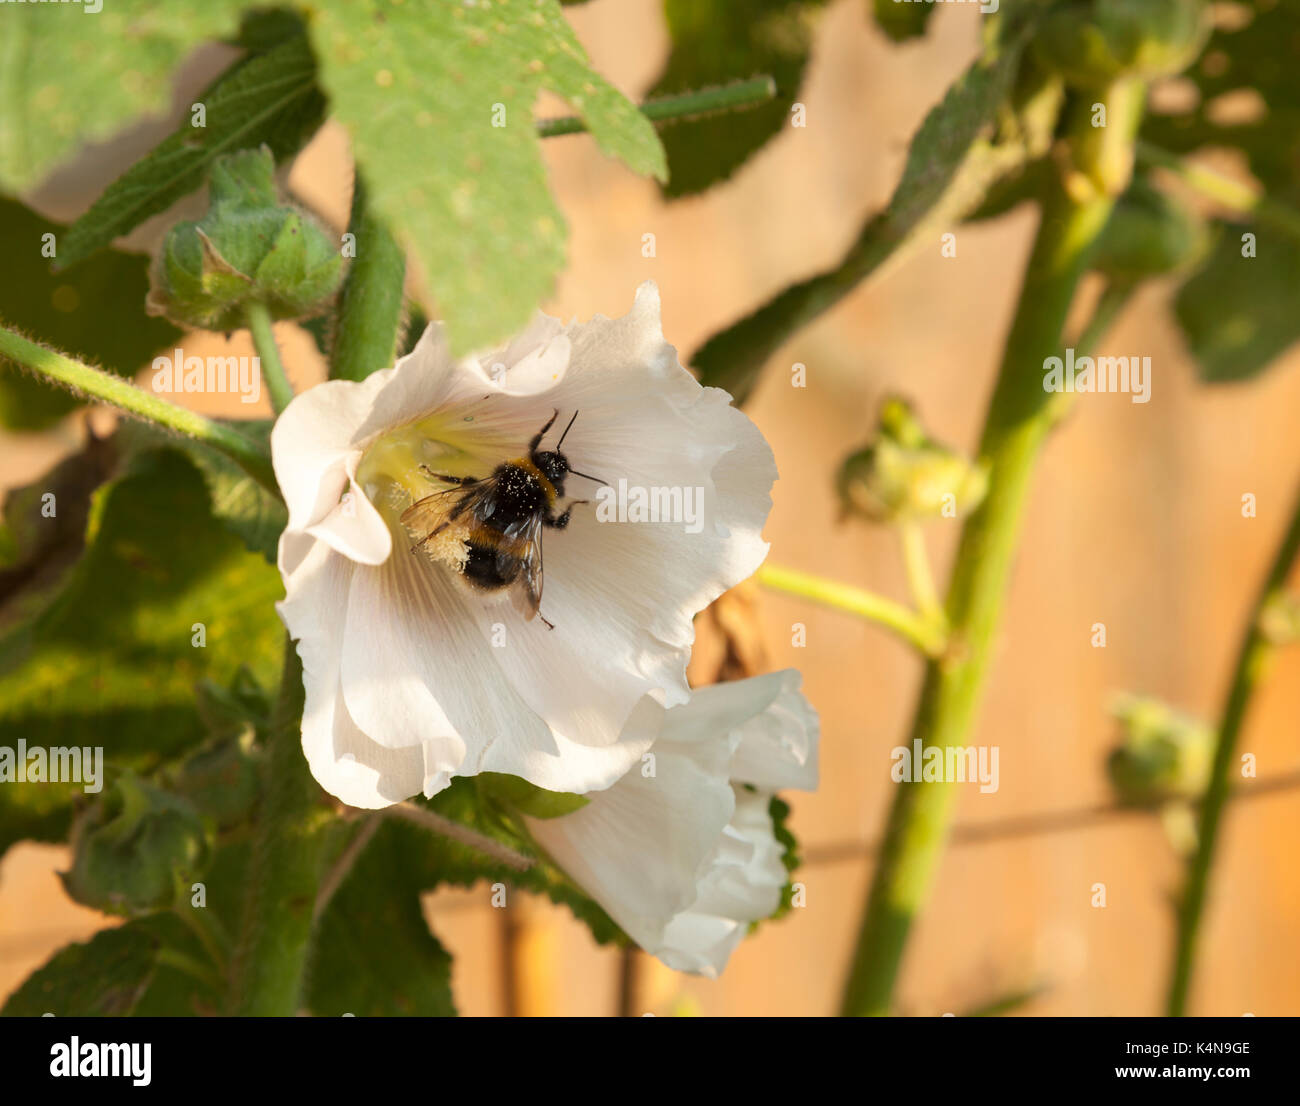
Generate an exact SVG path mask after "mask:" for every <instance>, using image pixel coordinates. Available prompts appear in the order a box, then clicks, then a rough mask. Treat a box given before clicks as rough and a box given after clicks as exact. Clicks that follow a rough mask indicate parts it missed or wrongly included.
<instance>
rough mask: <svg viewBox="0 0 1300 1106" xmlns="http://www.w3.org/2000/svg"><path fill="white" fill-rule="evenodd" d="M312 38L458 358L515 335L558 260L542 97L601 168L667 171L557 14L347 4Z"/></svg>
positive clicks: (379, 206) (546, 9)
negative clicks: (596, 154)
mask: <svg viewBox="0 0 1300 1106" xmlns="http://www.w3.org/2000/svg"><path fill="white" fill-rule="evenodd" d="M310 31H311V35H312V42H313V44H314V45H315V48H316V55H317V59H318V61H319V65H320V81H321V84H322V85H323V86H324V88H325V90H326V91H327V93H328V94H329V97H330V103H331V110H332V112H333V114H334V115H335V116H336V117H337V118H338V119H339V120H340V121H341V122H342V123H343V124H344V125H345V126H346V127H347V128H348V130H349V132H350V133H351V136H352V142H353V149H354V151H355V154H356V158H357V162H358V163H359V165H360V167H361V171H362V175H363V176H364V178H365V183H366V186H367V188H368V190H369V195H370V198H371V201H372V203H373V206H374V208H375V211H376V212H377V213H378V214H379V216H380V217H381V218H383V219H384V221H385V222H386V223H387V224H388V225H389V226H390V228H391V229H392V230H393V233H394V234H395V235H396V236H397V237H398V238H399V239H404V240H405V241H406V242H407V243H408V244H409V246H410V247H411V249H412V250H413V252H414V255H415V257H416V258H418V260H419V262H420V265H421V267H422V269H423V275H424V278H425V280H427V282H428V284H429V287H430V288H431V290H432V294H433V298H434V299H435V300H436V301H437V304H438V307H439V308H440V309H441V313H442V315H443V317H445V318H446V319H447V320H448V322H449V326H450V331H451V336H452V343H453V346H454V348H455V349H456V351H457V352H462V351H464V350H467V349H470V348H475V347H482V346H486V345H489V344H490V343H492V342H494V341H496V340H498V339H502V338H504V337H506V336H508V335H509V334H511V333H512V332H513V331H515V330H516V329H518V328H520V327H521V326H523V325H524V324H525V323H526V322H527V321H528V319H529V317H530V315H531V314H532V312H533V310H534V308H535V307H536V306H537V304H538V303H539V302H540V301H541V300H542V299H543V298H545V297H546V295H547V294H548V293H549V292H550V290H551V287H552V285H553V282H554V278H555V274H556V273H557V272H558V271H559V269H560V267H561V266H562V264H563V262H564V222H563V218H562V217H561V215H560V211H559V209H558V208H557V206H556V204H555V201H554V200H553V199H552V198H551V196H550V194H549V192H548V191H547V188H546V180H545V172H544V168H543V164H542V158H541V149H540V145H539V143H540V140H539V138H538V136H537V134H536V132H535V129H534V119H533V112H532V109H533V104H534V102H535V101H536V99H537V96H538V94H539V93H540V92H541V91H542V90H543V89H549V90H551V91H553V92H556V93H558V94H559V95H560V96H562V97H564V98H565V99H566V100H567V101H568V102H569V103H570V104H572V106H573V107H574V108H575V109H576V110H577V111H578V112H579V113H580V114H581V115H582V116H583V117H584V118H585V119H586V122H587V125H588V127H589V128H590V130H591V132H592V134H593V135H594V136H595V138H596V141H597V143H598V144H599V146H600V148H601V149H602V150H603V151H604V152H605V153H606V154H609V155H611V156H614V157H617V158H619V159H621V160H622V161H624V162H626V163H627V164H628V165H629V166H630V167H631V168H632V169H634V170H635V171H637V172H639V173H653V174H655V175H658V176H661V177H662V176H663V174H664V172H665V165H664V158H663V149H662V147H661V146H660V145H659V139H658V137H657V136H656V134H655V132H654V128H653V127H652V126H651V125H650V123H649V121H648V120H647V119H646V118H645V117H644V116H643V115H642V114H641V113H640V112H639V111H638V110H637V109H636V107H635V106H634V105H633V104H632V103H631V102H630V101H629V100H627V99H626V98H625V97H624V96H622V95H621V94H620V93H619V92H617V91H616V90H615V89H614V88H613V87H612V86H610V85H609V84H608V83H607V82H606V81H605V80H604V79H603V78H601V77H600V76H599V75H597V74H596V73H595V72H594V71H593V70H592V69H591V68H590V67H589V65H588V64H587V60H586V56H585V54H584V53H583V51H582V48H581V46H580V45H579V44H578V41H577V39H576V38H575V37H574V34H573V32H572V30H571V29H570V27H569V25H568V23H567V22H566V21H565V19H564V16H563V14H562V13H561V10H560V6H559V4H558V3H556V0H497V2H496V3H493V4H491V5H488V4H475V5H467V4H452V3H440V4H432V5H428V4H426V5H420V4H415V3H407V4H402V5H394V4H391V3H389V2H387V0H353V2H350V3H347V4H331V5H324V6H321V7H319V8H318V9H317V10H316V11H315V12H314V13H313V18H312V21H311V24H310ZM494 113H495V117H496V121H497V122H499V123H502V124H504V125H499V126H494V125H493V123H494Z"/></svg>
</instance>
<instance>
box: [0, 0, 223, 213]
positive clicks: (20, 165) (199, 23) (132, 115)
mask: <svg viewBox="0 0 1300 1106" xmlns="http://www.w3.org/2000/svg"><path fill="white" fill-rule="evenodd" d="M244 6H245V5H244V3H243V0H207V2H205V3H202V4H168V3H160V2H159V0H109V2H107V3H105V4H103V5H102V10H100V11H99V12H96V13H94V14H91V13H90V12H89V11H88V10H86V9H84V8H83V7H82V6H81V5H76V6H72V5H68V4H22V5H20V4H0V188H3V189H5V190H7V191H10V192H21V191H23V190H25V189H27V188H30V187H31V186H32V185H35V184H37V183H38V182H39V181H40V180H42V179H43V178H44V177H45V175H46V174H47V173H48V172H49V171H50V170H51V169H53V168H54V167H55V166H57V165H59V164H60V163H61V162H64V161H66V160H68V159H69V158H70V157H71V156H72V154H74V153H75V152H76V151H77V149H78V148H79V147H81V146H83V145H85V144H86V143H88V142H96V141H102V140H104V139H107V138H109V137H111V136H112V135H113V134H115V133H116V132H117V131H119V130H121V129H122V128H123V127H125V126H126V125H127V124H128V123H131V122H132V121H133V120H135V119H136V118H137V117H138V116H141V115H145V114H151V115H160V114H162V113H163V112H165V111H167V110H168V108H170V106H171V91H172V76H173V74H174V72H175V70H176V68H177V66H178V65H179V64H180V62H181V61H182V60H183V59H184V57H185V55H186V54H187V53H189V51H190V50H192V49H194V48H195V47H196V46H198V45H199V44H200V43H202V42H204V41H205V40H207V39H210V38H217V37H221V36H224V35H230V34H233V33H234V32H235V31H236V30H237V29H238V26H239V11H240V9H241V8H243V7H244Z"/></svg>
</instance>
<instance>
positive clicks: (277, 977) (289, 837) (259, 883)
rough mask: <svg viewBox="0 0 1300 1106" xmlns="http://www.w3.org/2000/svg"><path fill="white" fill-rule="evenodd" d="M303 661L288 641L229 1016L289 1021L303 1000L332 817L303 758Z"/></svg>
mask: <svg viewBox="0 0 1300 1106" xmlns="http://www.w3.org/2000/svg"><path fill="white" fill-rule="evenodd" d="M302 708H303V683H302V662H301V661H300V660H299V658H298V653H297V650H295V649H294V647H293V643H292V642H290V641H286V646H285V655H284V674H283V676H282V678H281V683H280V697H279V700H278V701H277V703H276V706H275V713H274V716H273V718H272V721H271V729H270V733H269V735H268V739H267V746H268V747H267V752H266V757H267V762H266V790H265V792H264V797H263V800H262V806H261V809H260V811H259V814H258V820H257V829H256V836H255V838H254V841H253V857H252V861H251V863H250V865H249V871H248V886H247V890H246V892H245V896H246V897H245V900H244V915H243V925H242V930H241V932H240V936H239V942H238V946H237V947H236V950H235V957H234V962H233V965H232V971H231V984H230V996H229V1002H230V1012H231V1013H232V1014H239V1015H244V1016H264V1017H265V1016H279V1017H289V1016H292V1015H294V1014H296V1013H297V1012H298V1010H299V1008H300V1006H301V1005H302V1001H303V984H304V979H305V975H306V969H307V958H308V953H309V951H310V946H311V931H312V921H313V914H314V908H315V904H316V898H317V894H318V891H319V888H320V883H321V878H322V876H323V875H324V867H325V865H326V862H327V861H328V859H329V857H328V850H329V844H330V838H329V834H328V832H327V830H328V829H329V826H330V824H331V823H332V822H333V821H334V818H333V815H332V814H331V813H330V811H329V810H328V809H327V808H326V807H325V805H324V804H322V803H321V802H320V797H321V792H320V788H318V787H317V786H316V782H315V781H314V780H313V779H312V777H311V773H310V772H309V771H308V770H307V761H306V759H305V758H304V757H303V755H302V746H301V738H300V728H301V724H302Z"/></svg>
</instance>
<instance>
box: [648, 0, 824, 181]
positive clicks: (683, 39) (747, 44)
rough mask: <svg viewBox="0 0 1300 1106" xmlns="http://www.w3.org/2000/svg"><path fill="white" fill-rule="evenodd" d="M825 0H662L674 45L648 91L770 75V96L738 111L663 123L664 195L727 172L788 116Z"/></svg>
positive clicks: (680, 89)
mask: <svg viewBox="0 0 1300 1106" xmlns="http://www.w3.org/2000/svg"><path fill="white" fill-rule="evenodd" d="M822 6H823V0H664V16H665V18H666V19H667V22H668V33H669V34H670V35H671V36H672V41H673V48H672V52H671V53H670V54H669V55H668V61H667V64H666V66H665V67H664V71H663V73H662V74H661V75H660V77H659V79H658V81H657V82H656V83H655V86H654V88H653V89H651V91H650V96H651V97H652V98H653V97H656V96H666V95H670V94H673V93H678V92H685V91H687V90H693V89H699V88H704V87H707V86H710V85H718V84H725V83H727V82H729V81H734V80H738V79H743V78H746V77H753V76H755V75H756V74H759V73H768V74H771V76H772V78H773V79H774V80H775V81H776V97H775V98H774V99H773V100H771V101H769V102H768V103H765V104H763V105H761V106H759V107H756V108H751V109H749V110H747V111H744V112H730V113H726V114H723V115H715V116H712V117H710V118H705V119H689V120H683V121H681V122H676V123H670V124H668V125H666V126H665V127H664V128H663V130H662V132H661V138H662V139H663V143H664V149H665V151H666V152H667V154H668V166H669V178H668V183H667V185H665V187H664V191H665V193H667V194H668V195H669V196H687V195H691V194H693V193H696V192H702V191H703V190H704V189H706V188H708V187H709V186H710V185H713V184H716V183H717V182H718V181H721V180H725V179H726V178H727V177H729V176H731V174H732V173H734V172H735V171H736V169H738V168H739V167H740V166H741V165H742V164H743V163H744V162H745V161H746V160H748V158H749V157H750V156H751V155H752V154H753V153H755V151H757V150H758V149H759V147H760V146H762V145H763V144H764V143H765V142H767V141H768V140H769V139H770V138H773V137H774V136H775V135H776V134H778V133H779V132H780V130H781V128H782V127H784V126H785V125H786V124H787V122H788V121H789V119H790V105H791V104H792V103H793V102H794V100H795V97H796V96H797V95H798V91H799V83H800V81H802V80H803V73H804V69H805V68H806V67H807V64H808V51H809V47H810V45H811V39H812V27H813V16H814V14H815V13H816V12H817V10H818V9H820V8H821V7H822Z"/></svg>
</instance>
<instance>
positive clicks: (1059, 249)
mask: <svg viewBox="0 0 1300 1106" xmlns="http://www.w3.org/2000/svg"><path fill="white" fill-rule="evenodd" d="M1105 95H1106V96H1107V97H1108V99H1109V100H1110V101H1111V102H1110V103H1109V104H1108V108H1109V110H1108V112H1107V114H1108V116H1109V118H1110V120H1111V126H1110V127H1109V128H1107V129H1108V130H1111V131H1112V132H1113V133H1112V134H1110V135H1107V136H1104V137H1102V136H1097V135H1094V134H1092V133H1090V132H1091V128H1090V123H1089V121H1088V119H1087V117H1086V116H1085V115H1084V114H1083V113H1082V111H1080V113H1079V114H1078V115H1076V117H1075V119H1074V120H1073V122H1072V126H1071V130H1070V139H1071V148H1072V151H1073V155H1074V158H1075V165H1074V168H1073V169H1072V170H1070V171H1069V172H1068V173H1067V174H1066V175H1065V176H1064V177H1061V178H1053V180H1052V181H1051V182H1050V184H1049V186H1048V187H1049V192H1048V194H1047V195H1046V196H1045V197H1044V200H1043V213H1042V219H1041V221H1040V223H1039V228H1038V234H1037V237H1036V239H1035V241H1034V247H1033V252H1032V253H1031V255H1030V259H1029V265H1028V268H1027V270H1026V272H1025V278H1024V283H1023V286H1022V288H1021V291H1020V301H1019V304H1018V305H1017V308H1016V315H1015V319H1014V321H1013V322H1012V324H1011V331H1010V334H1009V335H1008V337H1007V345H1006V351H1005V353H1004V356H1003V361H1002V367H1001V371H1000V373H999V377H998V382H997V385H996V387H995V389H994V392H993V398H992V400H991V401H990V405H989V411H988V416H987V419H986V421H985V424H984V433H983V437H982V439H981V443H980V456H981V458H982V459H983V460H984V461H986V462H987V463H988V465H989V490H988V495H987V496H986V498H985V499H984V502H983V503H982V504H981V505H980V507H979V509H978V510H976V511H975V512H974V513H973V514H972V515H971V516H970V518H969V519H968V520H967V522H966V525H965V527H964V528H963V530H962V537H961V544H960V546H959V547H958V550H957V561H956V566H955V568H954V570H953V577H952V583H951V586H950V589H949V595H948V618H949V624H950V625H951V627H952V642H951V645H950V647H949V648H948V649H947V650H946V651H945V653H944V654H943V655H942V656H941V657H938V658H936V659H934V660H932V661H931V662H930V663H929V664H928V666H927V668H926V675H925V683H924V686H923V688H922V691H921V698H920V702H919V703H918V705H917V712H916V716H915V719H914V721H913V725H912V732H911V740H912V741H916V740H919V741H921V742H922V745H923V747H924V746H938V747H941V748H942V747H949V746H957V745H960V744H961V743H962V742H963V741H964V739H965V737H966V733H967V731H968V730H969V728H970V724H971V722H972V720H973V719H974V717H975V714H976V711H977V710H978V707H979V702H980V698H981V695H982V691H983V687H984V680H985V676H986V674H987V672H988V667H989V663H990V660H991V658H992V655H993V651H994V644H995V639H996V635H997V631H998V626H999V622H1000V620H1001V615H1002V606H1003V602H1004V599H1005V593H1006V590H1007V580H1008V576H1009V574H1010V570H1011V561H1012V557H1013V554H1014V552H1015V547H1016V539H1017V535H1018V533H1019V530H1020V522H1021V516H1022V514H1023V512H1024V505H1025V501H1026V499H1027V497H1028V493H1029V488H1030V484H1031V480H1032V477H1033V473H1034V469H1035V465H1036V463H1037V460H1038V456H1039V453H1040V451H1041V449H1042V446H1043V442H1044V440H1045V439H1046V436H1047V433H1048V431H1049V430H1050V428H1051V426H1052V423H1053V421H1054V407H1053V404H1052V403H1051V402H1050V400H1051V398H1052V393H1049V392H1046V391H1045V390H1044V388H1043V375H1042V374H1043V363H1044V361H1045V359H1046V358H1048V357H1051V356H1056V355H1059V354H1060V353H1061V336H1062V332H1063V330H1064V327H1065V321H1066V315H1067V313H1068V311H1069V308H1070V304H1071V302H1072V300H1073V298H1074V293H1075V289H1076V288H1077V286H1078V283H1079V279H1080V277H1081V276H1082V275H1083V273H1084V271H1085V270H1086V268H1087V264H1088V258H1089V256H1090V254H1091V251H1092V248H1093V246H1094V245H1095V243H1096V240H1097V237H1098V235H1099V234H1100V233H1101V231H1102V229H1103V227H1105V225H1106V220H1107V219H1108V218H1109V216H1110V213H1111V210H1112V208H1113V207H1114V203H1115V197H1116V196H1117V195H1118V194H1119V192H1121V191H1122V190H1123V188H1124V186H1125V184H1126V180H1125V176H1126V173H1125V165H1126V159H1125V158H1124V157H1123V156H1122V154H1123V148H1122V144H1123V143H1125V142H1127V143H1130V144H1131V142H1132V140H1133V136H1134V134H1136V131H1137V124H1138V119H1139V116H1140V104H1141V102H1142V97H1143V95H1144V89H1142V88H1141V87H1140V86H1139V85H1138V84H1137V83H1136V82H1124V83H1122V84H1117V85H1115V86H1113V87H1112V88H1111V89H1109V90H1107V92H1106V93H1105ZM1099 138H1101V140H1100V141H1099ZM909 744H911V742H910V741H909ZM954 798H955V793H954V790H953V785H952V783H951V782H942V783H924V782H921V781H919V780H918V781H914V782H905V783H901V784H899V785H898V792H897V794H896V795H895V798H894V802H893V805H892V807H891V809H890V812H889V818H888V821H887V823H886V827H885V834H884V839H883V843H882V847H881V853H880V858H879V860H878V862H877V865H876V870H875V875H874V878H873V880H872V883H871V888H870V891H869V894H868V898H867V902H866V904H865V907H864V910H863V916H862V921H861V926H860V929H859V934H858V941H857V946H856V949H855V951H854V957H853V964H852V968H851V970H850V973H849V978H848V980H847V984H846V987H845V993H844V1000H843V1012H844V1014H846V1015H853V1016H861V1015H884V1014H888V1013H889V1010H890V1006H891V1001H892V996H893V991H894V983H895V980H896V978H897V975H898V970H899V967H900V964H901V962H902V957H903V950H904V948H905V946H906V943H907V937H908V934H909V932H910V929H911V925H912V920H913V918H914V917H915V916H916V915H917V914H918V913H919V911H920V910H921V908H922V906H923V904H924V903H925V900H926V898H927V896H928V894H929V890H930V885H931V883H932V882H933V879H934V874H935V870H936V868H937V866H938V863H939V858H940V856H941V855H942V852H943V847H944V843H945V840H946V838H947V835H948V829H949V824H950V821H951V817H952V807H953V800H954Z"/></svg>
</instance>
